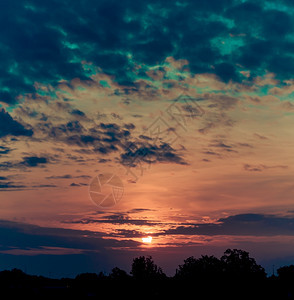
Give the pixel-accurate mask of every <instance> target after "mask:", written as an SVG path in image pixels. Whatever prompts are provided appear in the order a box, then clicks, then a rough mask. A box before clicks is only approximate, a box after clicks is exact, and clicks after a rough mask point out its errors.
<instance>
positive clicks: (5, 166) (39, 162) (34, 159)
mask: <svg viewBox="0 0 294 300" xmlns="http://www.w3.org/2000/svg"><path fill="white" fill-rule="evenodd" d="M50 160H54V159H52V158H49V156H48V157H47V156H24V157H23V158H22V160H21V161H4V162H1V163H0V170H9V169H14V168H17V169H26V168H34V167H44V166H45V165H46V164H48V163H50Z"/></svg>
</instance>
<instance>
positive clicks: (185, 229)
mask: <svg viewBox="0 0 294 300" xmlns="http://www.w3.org/2000/svg"><path fill="white" fill-rule="evenodd" d="M165 234H183V235H211V236H212V235H237V236H242V235H252V236H275V235H293V234H294V219H293V218H287V217H280V216H275V215H262V214H240V215H235V216H229V217H227V218H222V219H219V220H218V222H217V223H206V224H185V225H182V226H178V227H176V228H174V229H168V230H166V231H165Z"/></svg>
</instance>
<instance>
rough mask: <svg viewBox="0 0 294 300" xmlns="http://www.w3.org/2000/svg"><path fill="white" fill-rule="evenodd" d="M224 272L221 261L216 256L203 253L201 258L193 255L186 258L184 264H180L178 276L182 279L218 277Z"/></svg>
mask: <svg viewBox="0 0 294 300" xmlns="http://www.w3.org/2000/svg"><path fill="white" fill-rule="evenodd" d="M221 272H222V264H221V261H220V260H219V259H218V258H216V257H214V256H207V255H202V256H201V258H198V259H196V258H194V257H193V256H191V257H189V258H187V259H185V260H184V264H183V265H179V269H177V272H176V276H175V277H176V278H181V279H199V278H201V279H205V278H208V277H209V278H210V279H212V278H213V277H217V276H219V275H220V274H221Z"/></svg>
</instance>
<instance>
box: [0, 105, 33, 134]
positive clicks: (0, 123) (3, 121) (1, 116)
mask: <svg viewBox="0 0 294 300" xmlns="http://www.w3.org/2000/svg"><path fill="white" fill-rule="evenodd" d="M7 135H14V136H20V135H24V136H32V135H33V130H32V129H26V128H25V126H24V125H23V124H21V123H19V122H17V121H15V120H14V119H13V118H12V117H11V116H10V114H9V113H8V112H6V111H5V110H4V108H2V109H0V138H1V137H4V136H7Z"/></svg>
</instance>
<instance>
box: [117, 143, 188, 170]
mask: <svg viewBox="0 0 294 300" xmlns="http://www.w3.org/2000/svg"><path fill="white" fill-rule="evenodd" d="M120 162H121V163H122V164H123V165H125V166H128V167H135V166H136V165H138V164H140V163H141V162H144V163H148V164H153V163H158V162H162V163H164V162H169V163H176V164H181V165H187V164H188V163H187V162H186V161H185V160H184V159H183V158H182V157H181V155H180V154H178V153H176V150H175V149H173V148H172V147H171V146H170V145H169V144H167V143H161V144H160V145H155V144H149V143H142V142H130V143H128V144H126V146H125V150H124V153H122V154H121V156H120Z"/></svg>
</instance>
